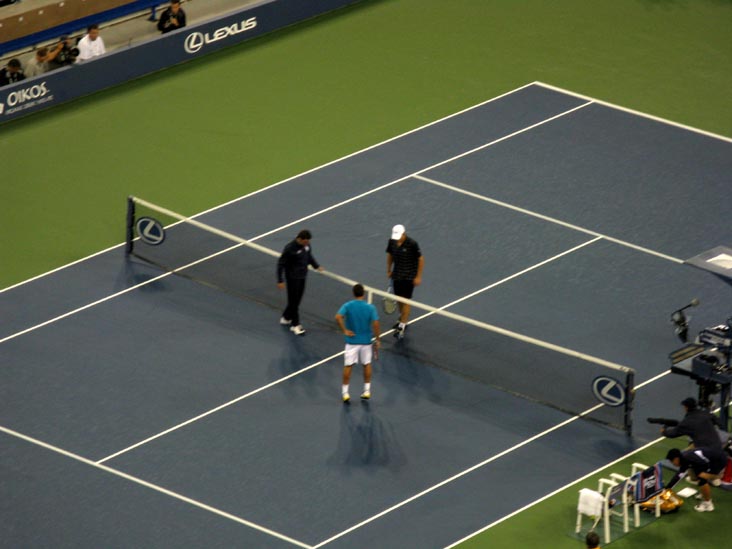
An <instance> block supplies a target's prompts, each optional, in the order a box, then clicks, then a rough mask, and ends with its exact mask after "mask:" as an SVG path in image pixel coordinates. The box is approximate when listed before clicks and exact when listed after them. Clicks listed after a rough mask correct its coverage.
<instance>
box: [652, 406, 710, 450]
mask: <svg viewBox="0 0 732 549" xmlns="http://www.w3.org/2000/svg"><path fill="white" fill-rule="evenodd" d="M681 405H682V406H683V407H684V408H685V409H686V415H685V416H684V419H682V420H681V421H680V422H679V424H678V425H675V426H664V427H663V428H662V429H661V433H662V434H663V436H665V437H668V438H677V437H682V436H688V437H689V438H691V442H692V444H693V445H694V447H695V448H702V447H703V448H710V449H713V450H720V451H721V450H722V440H721V439H720V437H719V433H718V432H717V418H716V417H715V416H714V415H712V414H710V413H709V412H707V411H706V410H703V409H701V408H699V407H698V406H697V403H696V400H694V399H693V398H691V397H689V398H685V399H684V400H683V401H682V402H681Z"/></svg>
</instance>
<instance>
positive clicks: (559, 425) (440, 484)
mask: <svg viewBox="0 0 732 549" xmlns="http://www.w3.org/2000/svg"><path fill="white" fill-rule="evenodd" d="M669 373H670V370H669V371H665V372H663V373H661V374H659V375H657V376H656V377H653V378H651V379H649V380H646V381H644V382H643V383H641V384H639V385H636V387H635V389H636V391H637V390H638V389H640V388H642V387H644V386H646V385H649V384H650V383H652V382H654V381H657V380H658V379H660V378H662V377H664V376H665V375H667V374H669ZM602 406H604V404H598V405H596V406H593V407H592V408H588V409H587V410H585V411H584V412H582V413H580V414H577V415H576V416H573V417H571V418H569V419H567V420H565V421H562V422H560V423H557V424H556V425H554V426H552V427H550V428H548V429H546V430H544V431H542V432H541V433H537V434H535V435H534V436H532V437H530V438H527V439H525V440H523V441H521V442H519V443H518V444H515V445H514V446H511V447H510V448H507V449H505V450H503V451H502V452H499V453H497V454H494V455H492V456H491V457H489V458H487V459H485V460H483V461H481V462H480V463H476V464H475V465H473V466H472V467H469V468H468V469H465V470H463V471H461V472H459V473H457V474H455V475H453V476H451V477H449V478H447V479H445V480H443V481H441V482H438V483H437V484H435V485H433V486H430V487H429V488H427V489H425V490H422V491H421V492H419V493H417V494H415V495H413V496H411V497H409V498H407V499H405V500H403V501H400V502H399V503H397V504H395V505H392V506H391V507H389V508H387V509H384V510H383V511H381V512H380V513H378V514H376V515H374V516H372V517H369V518H367V519H365V520H363V521H361V522H359V523H358V524H355V525H354V526H352V527H351V528H348V529H347V530H344V531H342V532H339V533H338V534H336V535H334V536H332V537H330V538H328V539H326V540H324V541H321V542H320V543H318V544H316V545H314V546H313V549H318V548H319V547H323V546H324V545H327V544H329V543H331V542H333V541H335V540H337V539H339V538H341V537H343V536H345V535H347V534H350V533H351V532H353V531H354V530H357V529H359V528H361V527H362V526H365V525H367V524H369V523H371V522H373V521H375V520H377V519H379V518H381V517H383V516H384V515H387V514H389V513H391V512H392V511H396V510H397V509H399V508H400V507H404V506H405V505H407V504H409V503H411V502H413V501H415V500H417V499H419V498H421V497H422V496H425V495H427V494H429V493H430V492H434V491H435V490H437V489H438V488H441V487H443V486H445V485H446V484H449V483H451V482H453V481H455V480H457V479H459V478H461V477H464V476H465V475H467V474H469V473H472V472H473V471H475V470H477V469H480V468H481V467H483V466H485V465H488V464H489V463H492V462H494V461H496V460H498V459H500V458H502V457H504V456H506V455H508V454H510V453H511V452H514V451H515V450H518V449H520V448H522V447H524V446H526V445H527V444H529V443H531V442H534V441H536V440H538V439H540V438H542V437H544V436H546V435H548V434H550V433H553V432H554V431H556V430H558V429H561V428H562V427H564V426H565V425H569V424H570V423H572V422H574V421H576V420H578V419H580V418H582V417H584V416H586V415H589V414H591V413H592V412H594V411H595V410H598V409H600V408H601V407H602ZM661 438H663V437H661ZM659 440H661V439H657V440H654V441H653V442H650V443H648V444H646V445H645V446H643V447H641V448H637V449H635V450H633V451H632V452H629V453H628V454H626V455H625V456H623V457H620V458H618V459H617V460H615V461H613V462H612V463H608V464H606V465H603V466H602V467H600V468H599V469H597V470H595V471H593V472H592V473H589V474H588V475H586V476H584V477H582V478H580V479H578V480H574V481H572V482H571V483H569V484H567V485H565V486H563V487H562V488H559V489H557V490H555V491H554V492H552V493H551V494H547V495H546V496H543V497H542V498H540V499H538V500H536V501H534V502H532V503H530V504H528V505H526V506H525V507H522V508H521V509H519V510H517V511H514V512H513V513H511V514H510V515H506V516H505V517H503V518H501V519H499V520H497V521H495V522H493V523H491V524H490V525H488V526H486V527H485V528H483V529H482V530H479V531H478V532H475V533H473V534H471V535H470V536H468V537H466V538H464V539H462V540H460V541H465V540H466V539H468V538H469V537H472V536H474V535H475V534H478V533H480V532H482V531H485V530H487V529H488V528H490V527H492V526H495V525H496V524H499V523H500V522H502V521H504V520H506V519H508V518H510V517H512V516H514V515H516V514H518V513H520V512H521V511H524V510H526V509H528V508H529V507H531V506H533V505H536V504H537V503H539V502H541V501H543V500H545V499H547V498H549V497H551V496H553V495H554V494H556V493H558V492H560V491H562V490H564V489H565V488H567V487H569V486H572V485H573V484H576V483H577V482H579V481H581V480H584V479H585V478H587V477H589V476H591V475H594V474H596V473H597V472H599V471H601V470H603V469H605V468H607V467H610V466H612V465H614V464H615V463H617V462H618V461H621V460H623V459H625V458H627V457H628V456H631V455H633V454H635V453H637V452H639V451H641V450H643V449H645V448H647V447H649V446H651V445H652V444H655V443H656V442H658V441H659ZM457 543H460V542H457ZM453 546H454V545H451V546H450V547H453Z"/></svg>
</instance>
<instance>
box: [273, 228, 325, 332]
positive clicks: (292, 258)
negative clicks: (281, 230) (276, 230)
mask: <svg viewBox="0 0 732 549" xmlns="http://www.w3.org/2000/svg"><path fill="white" fill-rule="evenodd" d="M311 238H312V235H311V234H310V231H307V230H303V231H300V232H299V233H298V235H297V237H296V238H295V240H293V241H292V242H290V243H289V244H287V246H285V249H284V250H283V251H282V255H280V259H279V261H277V287H278V288H280V289H284V288H285V282H287V307H286V308H285V311H284V312H283V313H282V318H280V324H282V325H283V326H290V331H291V332H292V333H294V334H295V335H304V334H305V330H304V329H303V327H302V325H301V324H300V311H299V308H300V301H301V300H302V296H303V294H304V293H305V279H306V278H307V276H308V265H312V266H313V269H317V270H319V271H322V270H323V267H321V266H320V265H319V264H318V262H317V261H316V260H315V257H313V252H312V250H311V248H310V239H311Z"/></svg>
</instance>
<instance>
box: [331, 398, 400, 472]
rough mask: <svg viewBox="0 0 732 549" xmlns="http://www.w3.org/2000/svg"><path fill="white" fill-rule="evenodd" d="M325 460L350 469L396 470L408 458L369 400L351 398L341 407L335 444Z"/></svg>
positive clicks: (368, 470)
mask: <svg viewBox="0 0 732 549" xmlns="http://www.w3.org/2000/svg"><path fill="white" fill-rule="evenodd" d="M327 462H328V464H329V465H333V466H336V467H341V468H343V469H346V470H349V471H350V470H353V469H356V468H358V469H362V470H364V471H367V472H375V471H377V470H380V469H389V470H390V471H399V470H400V469H401V468H402V467H404V465H406V463H407V458H406V455H405V454H404V451H403V450H402V448H401V446H400V445H399V441H398V438H397V437H396V435H395V433H394V430H393V428H392V427H391V426H390V425H389V424H388V423H384V421H382V420H381V418H379V416H378V415H377V414H376V413H375V412H374V410H373V409H372V404H371V403H369V402H354V403H353V404H350V405H343V407H342V410H341V428H340V434H339V437H338V445H337V447H336V450H335V452H333V454H332V455H331V456H330V457H329V458H328V460H327Z"/></svg>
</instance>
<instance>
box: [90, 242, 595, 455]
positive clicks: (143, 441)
mask: <svg viewBox="0 0 732 549" xmlns="http://www.w3.org/2000/svg"><path fill="white" fill-rule="evenodd" d="M597 240H599V238H594V239H592V240H589V241H587V242H584V243H582V244H580V245H578V246H575V247H574V248H570V249H568V250H565V251H564V252H561V253H559V254H557V255H555V256H553V257H550V258H548V259H545V260H543V261H540V262H539V263H536V264H535V265H532V266H530V267H527V268H526V269H524V270H522V271H519V272H517V273H515V274H512V275H510V276H507V277H505V278H503V279H501V280H499V281H497V282H494V283H493V284H489V285H488V286H486V287H484V288H481V289H480V290H477V291H475V292H473V293H471V294H468V295H466V296H464V297H461V298H460V299H456V300H455V301H452V302H450V303H448V304H446V305H443V306H442V307H440V308H439V309H440V310H444V309H447V308H448V307H452V306H453V305H456V304H458V303H460V302H462V301H465V300H467V299H470V298H471V297H474V296H476V295H478V294H481V293H483V292H485V291H488V290H491V289H493V288H495V287H497V286H500V285H501V284H505V283H506V282H508V281H510V280H513V279H514V278H517V277H519V276H522V275H524V274H526V273H528V272H530V271H533V270H535V269H538V268H539V267H543V266H544V265H546V264H547V263H550V262H552V261H556V260H557V259H560V258H562V257H564V256H565V255H568V254H571V253H573V252H575V251H577V250H579V249H580V248H583V247H585V246H588V245H590V244H592V243H594V242H596V241H597ZM433 314H435V313H434V312H429V313H427V314H424V315H422V316H420V317H417V318H415V319H413V320H412V321H411V322H410V324H413V323H415V322H418V321H420V320H423V319H425V318H427V317H429V316H431V315H433ZM392 331H393V330H387V331H386V332H384V333H383V334H382V335H388V334H390V333H391V332H392ZM343 353H344V351H341V352H339V353H336V354H334V355H331V356H329V357H327V358H324V359H322V360H320V361H318V362H316V363H313V364H310V365H309V366H307V367H305V368H303V369H301V370H298V371H297V372H293V373H291V374H289V375H287V376H285V377H283V378H280V379H278V380H275V381H273V382H271V383H269V384H267V385H264V386H262V387H259V388H257V389H254V390H253V391H249V392H248V393H246V394H243V395H241V396H239V397H237V398H235V399H233V400H230V401H229V402H225V403H224V404H221V405H220V406H217V407H216V408H212V409H211V410H208V411H206V412H204V413H202V414H199V415H197V416H195V417H192V418H190V419H187V420H186V421H183V422H181V423H178V424H177V425H173V426H172V427H170V428H168V429H166V430H164V431H161V432H159V433H157V434H155V435H152V436H149V437H147V438H146V439H144V440H141V441H139V442H136V443H135V444H132V445H131V446H128V447H127V448H124V449H122V450H119V451H118V452H115V453H113V454H111V455H108V456H107V457H105V458H102V459H100V460H98V461H97V463H104V462H105V461H109V460H111V459H113V458H116V457H118V456H121V455H122V454H125V453H127V452H129V451H131V450H134V449H135V448H139V447H140V446H142V445H144V444H147V443H148V442H152V441H153V440H156V439H158V438H160V437H163V436H165V435H167V434H170V433H172V432H173V431H177V430H178V429H180V428H182V427H185V426H186V425H190V424H192V423H194V422H196V421H198V420H199V419H203V418H205V417H207V416H209V415H211V414H213V413H215V412H218V411H220V410H223V409H224V408H228V407H229V406H231V405H233V404H236V403H237V402H241V401H242V400H244V399H245V398H248V397H250V396H254V395H256V394H257V393H260V392H262V391H264V390H265V389H269V388H271V387H274V386H275V385H278V384H280V383H282V382H283V381H286V380H288V379H291V378H294V377H296V376H299V375H300V374H303V373H305V372H307V371H309V370H312V369H313V368H316V367H318V366H321V365H323V364H325V363H327V362H330V361H331V360H333V359H335V358H337V357H339V356H342V355H343ZM591 358H595V357H591ZM596 360H598V361H599V360H601V359H596Z"/></svg>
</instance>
